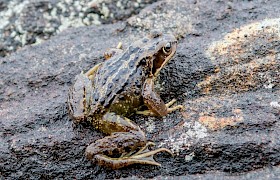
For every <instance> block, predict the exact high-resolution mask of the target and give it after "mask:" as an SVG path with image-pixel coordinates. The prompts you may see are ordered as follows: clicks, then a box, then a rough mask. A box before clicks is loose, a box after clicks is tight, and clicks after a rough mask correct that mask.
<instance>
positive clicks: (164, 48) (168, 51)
mask: <svg viewBox="0 0 280 180" xmlns="http://www.w3.org/2000/svg"><path fill="white" fill-rule="evenodd" d="M162 50H163V52H164V54H169V53H170V51H171V43H170V42H169V43H167V44H166V45H165V46H164V47H163V48H162Z"/></svg>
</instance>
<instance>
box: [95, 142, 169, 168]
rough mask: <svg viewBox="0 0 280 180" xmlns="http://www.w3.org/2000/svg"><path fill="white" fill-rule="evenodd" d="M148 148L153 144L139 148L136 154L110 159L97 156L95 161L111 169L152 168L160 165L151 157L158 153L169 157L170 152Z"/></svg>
mask: <svg viewBox="0 0 280 180" xmlns="http://www.w3.org/2000/svg"><path fill="white" fill-rule="evenodd" d="M149 146H154V143H152V142H148V143H147V144H146V145H145V146H144V147H143V148H141V149H140V150H139V151H138V152H136V153H134V152H129V153H127V154H123V155H122V156H121V157H119V158H111V157H108V156H106V155H102V154H97V155H95V159H96V161H97V163H98V164H99V165H102V166H106V167H108V168H111V169H120V168H123V167H126V166H129V165H132V164H148V165H154V166H161V164H160V163H158V162H156V161H155V160H154V158H153V156H154V155H155V154H157V153H159V152H167V153H169V154H171V155H173V154H172V152H171V151H170V150H168V149H166V148H159V149H156V150H152V151H150V150H149V149H148V147H149Z"/></svg>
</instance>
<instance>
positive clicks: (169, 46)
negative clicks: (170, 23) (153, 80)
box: [145, 31, 177, 77]
mask: <svg viewBox="0 0 280 180" xmlns="http://www.w3.org/2000/svg"><path fill="white" fill-rule="evenodd" d="M145 47H147V50H146V51H147V52H148V54H149V55H150V57H147V59H149V60H150V61H151V62H149V63H148V64H150V65H151V66H152V75H153V76H154V77H156V76H158V74H159V72H160V70H161V69H162V68H163V67H164V66H165V65H166V64H167V63H168V62H169V61H170V59H171V58H172V57H173V55H174V54H175V52H176V48H177V40H176V38H175V37H174V36H173V35H172V34H163V33H161V32H158V31H154V32H152V33H151V34H150V35H149V41H147V44H146V45H145Z"/></svg>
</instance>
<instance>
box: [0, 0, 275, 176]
mask: <svg viewBox="0 0 280 180" xmlns="http://www.w3.org/2000/svg"><path fill="white" fill-rule="evenodd" d="M176 3H177V4H176V5H174V3H171V1H169V0H166V1H161V2H157V3H154V4H153V5H151V6H148V7H147V8H145V9H144V10H143V11H142V12H140V14H139V15H137V16H133V17H131V18H130V19H128V20H127V21H126V22H124V23H122V22H120V23H116V24H113V25H110V24H109V25H102V26H100V27H96V26H89V27H80V28H73V29H70V30H66V31H64V32H62V33H60V34H58V35H56V36H55V38H51V39H50V40H48V41H46V42H44V43H42V44H39V45H36V46H29V47H26V48H23V49H22V50H20V51H18V52H16V53H14V54H12V55H11V56H10V57H6V58H2V59H0V119H1V121H0V132H1V134H0V142H1V143H0V151H1V153H0V162H1V165H0V169H1V175H2V176H3V177H4V178H48V179H50V178H59V177H63V178H76V179H89V178H98V179H104V178H136V177H137V178H139V177H142V178H143V177H144V178H153V177H155V178H172V177H183V178H209V179H212V178H221V179H230V178H231V177H229V176H228V175H231V176H232V175H238V174H243V175H241V176H238V178H242V179H252V178H256V179H258V178H278V177H279V164H280V163H279V162H280V158H279V157H280V155H279V152H280V147H279V144H280V143H279V138H278V137H279V132H280V131H279V128H280V126H279V122H280V121H279V119H280V118H279V116H280V102H279V97H280V96H279V94H280V90H279V78H278V77H279V64H280V60H279V50H280V49H279V31H280V29H279V27H280V22H279V19H278V18H279V17H280V14H279V13H278V11H277V10H276V9H279V2H278V1H276V0H275V1H270V2H264V1H261V0H259V1H246V2H235V1H234V2H228V1H216V2H214V1H213V2H209V1H199V2H198V1H176ZM40 7H42V8H44V7H45V8H47V7H49V6H45V5H44V4H43V5H42V6H40ZM31 10H32V9H31ZM174 16H178V17H180V18H174ZM163 17H170V18H167V19H164V18H163ZM160 20H164V23H163V24H162V25H161V24H160V23H159V22H160ZM40 22H42V23H43V22H44V21H40ZM43 24H44V23H43ZM176 25H177V26H176ZM42 26H44V25H42ZM34 27H37V25H35V26H34ZM38 27H40V26H38ZM189 27H191V28H189ZM155 28H157V29H162V30H165V31H173V32H174V33H175V35H176V36H177V37H178V38H180V39H179V45H178V50H177V54H176V56H175V57H174V59H173V60H172V61H171V62H170V63H169V64H168V66H167V67H166V68H165V69H164V70H162V72H161V74H160V77H159V79H158V84H157V89H158V90H159V91H160V94H161V97H162V98H163V99H164V100H165V101H166V102H167V101H168V100H170V99H172V98H177V99H178V100H179V102H178V103H180V104H183V105H184V106H185V109H184V110H183V111H181V112H176V113H172V114H169V115H168V116H167V117H164V118H152V117H143V116H133V117H131V119H133V120H135V121H136V123H137V124H139V126H140V127H141V128H142V129H143V130H144V131H145V132H146V133H147V137H148V139H150V140H152V141H154V142H155V143H156V144H157V146H158V147H166V148H169V149H171V150H172V151H173V152H174V154H175V157H174V158H172V157H170V156H169V155H167V154H164V153H162V154H159V155H157V156H156V157H155V158H156V160H157V161H159V162H160V163H162V167H154V166H143V165H142V166H141V165H133V166H131V167H127V168H124V169H120V170H115V171H112V170H109V169H106V168H103V167H99V166H97V165H95V164H92V163H91V162H90V161H89V160H87V159H86V158H85V157H84V151H85V148H86V147H87V145H88V144H89V143H91V142H93V141H95V140H97V139H99V138H102V137H103V135H102V134H101V133H99V132H97V131H96V130H94V128H93V127H91V126H90V125H89V124H87V123H84V124H73V122H72V121H71V119H70V118H69V116H68V113H67V108H66V97H67V93H68V88H69V86H70V85H71V84H72V82H73V78H74V76H75V75H76V74H78V73H80V72H81V71H82V70H85V71H86V70H88V69H89V68H90V67H92V66H93V65H94V64H96V63H99V62H102V61H103V60H104V59H103V52H104V51H105V50H106V49H107V48H108V47H115V46H116V45H117V44H118V42H120V41H122V42H123V44H124V46H125V47H126V46H127V44H128V43H130V42H133V41H134V40H136V39H139V38H141V37H142V36H143V35H144V34H147V33H148V32H149V31H151V30H153V29H155ZM39 29H40V28H39ZM260 168H264V170H259V169H260ZM246 172H249V173H247V174H245V173H246ZM196 174H200V175H196ZM233 177H234V178H236V177H235V176H233Z"/></svg>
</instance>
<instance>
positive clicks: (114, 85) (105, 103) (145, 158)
mask: <svg viewBox="0 0 280 180" xmlns="http://www.w3.org/2000/svg"><path fill="white" fill-rule="evenodd" d="M176 47H177V41H176V38H175V37H174V36H173V35H171V34H162V33H159V32H153V33H151V34H150V35H149V36H148V37H145V38H143V39H140V40H138V41H136V42H134V43H133V44H131V45H130V46H129V47H128V48H127V49H126V50H122V49H121V48H120V47H119V48H117V49H111V51H108V52H107V53H105V59H106V60H105V61H104V62H103V63H100V64H97V65H95V66H94V67H93V68H91V69H90V70H89V71H88V72H86V73H81V74H79V75H77V76H76V78H75V82H74V85H73V86H72V87H71V88H70V91H69V95H68V106H69V112H70V115H71V117H72V118H73V119H74V121H75V122H80V121H84V120H86V121H89V122H90V123H91V124H92V125H93V126H94V127H95V128H96V129H98V130H100V131H101V132H103V133H105V134H107V135H108V136H106V137H104V138H103V139H99V140H97V141H95V142H94V143H92V144H90V145H89V146H88V147H87V148H86V152H85V154H86V157H87V158H88V159H90V160H92V161H94V162H95V163H97V164H99V165H101V166H106V167H109V168H112V169H118V168H122V167H125V166H128V165H131V164H150V165H157V166H160V164H159V163H157V162H156V161H155V160H154V159H153V155H154V154H156V153H158V152H167V153H170V154H172V153H171V151H170V150H168V149H166V148H159V149H155V150H149V146H151V145H154V143H152V142H148V141H147V140H146V136H145V133H144V132H143V131H142V130H141V129H140V128H139V126H137V125H136V124H135V123H134V122H132V121H131V120H129V119H128V118H127V117H129V116H130V115H132V114H135V113H137V114H143V115H149V116H165V115H167V114H168V113H169V112H172V111H174V110H177V109H180V108H182V106H181V105H178V106H173V107H171V106H172V105H173V103H174V102H175V100H172V101H171V102H169V103H167V104H165V103H164V102H163V100H162V99H161V98H160V96H159V95H158V94H157V93H156V92H155V90H154V80H155V78H156V77H157V76H158V74H159V72H160V70H161V69H162V68H163V67H164V65H166V64H167V62H168V61H169V60H170V59H171V58H172V57H173V55H174V54H175V52H176ZM143 105H145V106H146V107H147V109H148V110H143V111H139V108H140V107H142V106H143Z"/></svg>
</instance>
